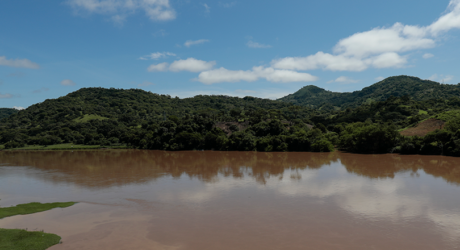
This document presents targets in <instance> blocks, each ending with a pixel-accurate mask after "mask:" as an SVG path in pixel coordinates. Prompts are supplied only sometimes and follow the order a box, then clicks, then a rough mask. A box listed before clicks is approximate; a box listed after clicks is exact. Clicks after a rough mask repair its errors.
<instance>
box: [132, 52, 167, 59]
mask: <svg viewBox="0 0 460 250" xmlns="http://www.w3.org/2000/svg"><path fill="white" fill-rule="evenodd" d="M168 56H176V54H174V53H171V52H155V53H151V54H150V55H146V56H141V57H140V58H139V59H140V60H148V59H153V60H158V59H160V58H166V57H168Z"/></svg>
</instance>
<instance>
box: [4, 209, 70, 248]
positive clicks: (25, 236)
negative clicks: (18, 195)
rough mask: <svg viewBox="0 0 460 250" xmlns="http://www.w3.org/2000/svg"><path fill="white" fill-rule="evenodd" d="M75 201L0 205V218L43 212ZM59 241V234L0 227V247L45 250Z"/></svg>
mask: <svg viewBox="0 0 460 250" xmlns="http://www.w3.org/2000/svg"><path fill="white" fill-rule="evenodd" d="M75 203H76V202H54V203H38V202H32V203H27V204H20V205H17V206H14V207H2V208H0V219H2V218H5V217H10V216H14V215H24V214H32V213H38V212H43V211H46V210H50V209H53V208H57V207H60V208H65V207H70V206H72V205H74V204H75ZM60 241H61V237H60V236H58V235H55V234H49V233H44V232H43V231H27V230H22V229H3V228H0V249H8V250H29V249H34V250H45V249H47V248H49V247H51V246H53V245H56V244H58V243H59V242H60Z"/></svg>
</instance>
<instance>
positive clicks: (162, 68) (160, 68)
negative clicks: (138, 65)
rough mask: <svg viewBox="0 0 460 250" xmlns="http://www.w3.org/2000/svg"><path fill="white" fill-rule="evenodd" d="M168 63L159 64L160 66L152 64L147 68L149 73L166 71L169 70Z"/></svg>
mask: <svg viewBox="0 0 460 250" xmlns="http://www.w3.org/2000/svg"><path fill="white" fill-rule="evenodd" d="M168 65H169V64H168V63H165V62H164V63H159V64H152V65H150V66H149V67H148V68H147V71H148V72H153V71H166V70H167V69H168Z"/></svg>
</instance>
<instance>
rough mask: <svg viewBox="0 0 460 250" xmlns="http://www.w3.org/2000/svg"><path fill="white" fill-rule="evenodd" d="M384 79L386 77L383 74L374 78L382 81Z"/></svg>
mask: <svg viewBox="0 0 460 250" xmlns="http://www.w3.org/2000/svg"><path fill="white" fill-rule="evenodd" d="M383 79H385V77H383V76H377V77H376V78H375V79H374V80H376V81H379V82H380V81H382V80H383Z"/></svg>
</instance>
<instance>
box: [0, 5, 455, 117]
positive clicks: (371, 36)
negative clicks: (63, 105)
mask: <svg viewBox="0 0 460 250" xmlns="http://www.w3.org/2000/svg"><path fill="white" fill-rule="evenodd" d="M0 23H1V24H2V25H1V29H0V107H25V108H26V107H28V106H30V105H32V104H35V103H38V102H42V101H44V100H45V99H49V98H57V97H60V96H64V95H66V94H68V93H70V92H73V91H76V90H78V89H79V88H82V87H105V88H110V87H114V88H124V89H129V88H141V89H144V90H147V91H151V92H154V93H160V94H169V95H171V96H179V97H181V98H183V97H191V96H195V95H198V94H223V95H231V96H247V95H249V96H257V97H262V98H272V99H273V98H279V97H282V96H284V95H287V94H289V93H293V92H295V91H297V90H298V89H300V88H301V87H303V86H306V85H316V86H319V87H321V88H325V89H327V90H331V91H339V92H348V91H354V90H360V89H362V88H363V87H366V86H369V85H371V84H373V83H375V82H377V81H379V80H380V79H383V78H385V77H388V76H394V75H412V76H417V77H420V78H422V79H431V80H434V81H438V82H444V83H448V84H457V83H459V82H460V73H458V71H459V70H458V69H459V65H460V46H459V45H460V0H451V1H449V0H439V1H432V0H430V1H428V0H398V1H394V0H388V1H368V0H355V1H343V0H324V1H307V0H302V1H300V0H299V1H297V0H290V1H270V0H247V1H231V0H222V1H220V0H216V1H201V0H200V1H194V0H65V1H58V0H55V1H36V0H21V1H17V0H16V1H15V0H2V1H0Z"/></svg>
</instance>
